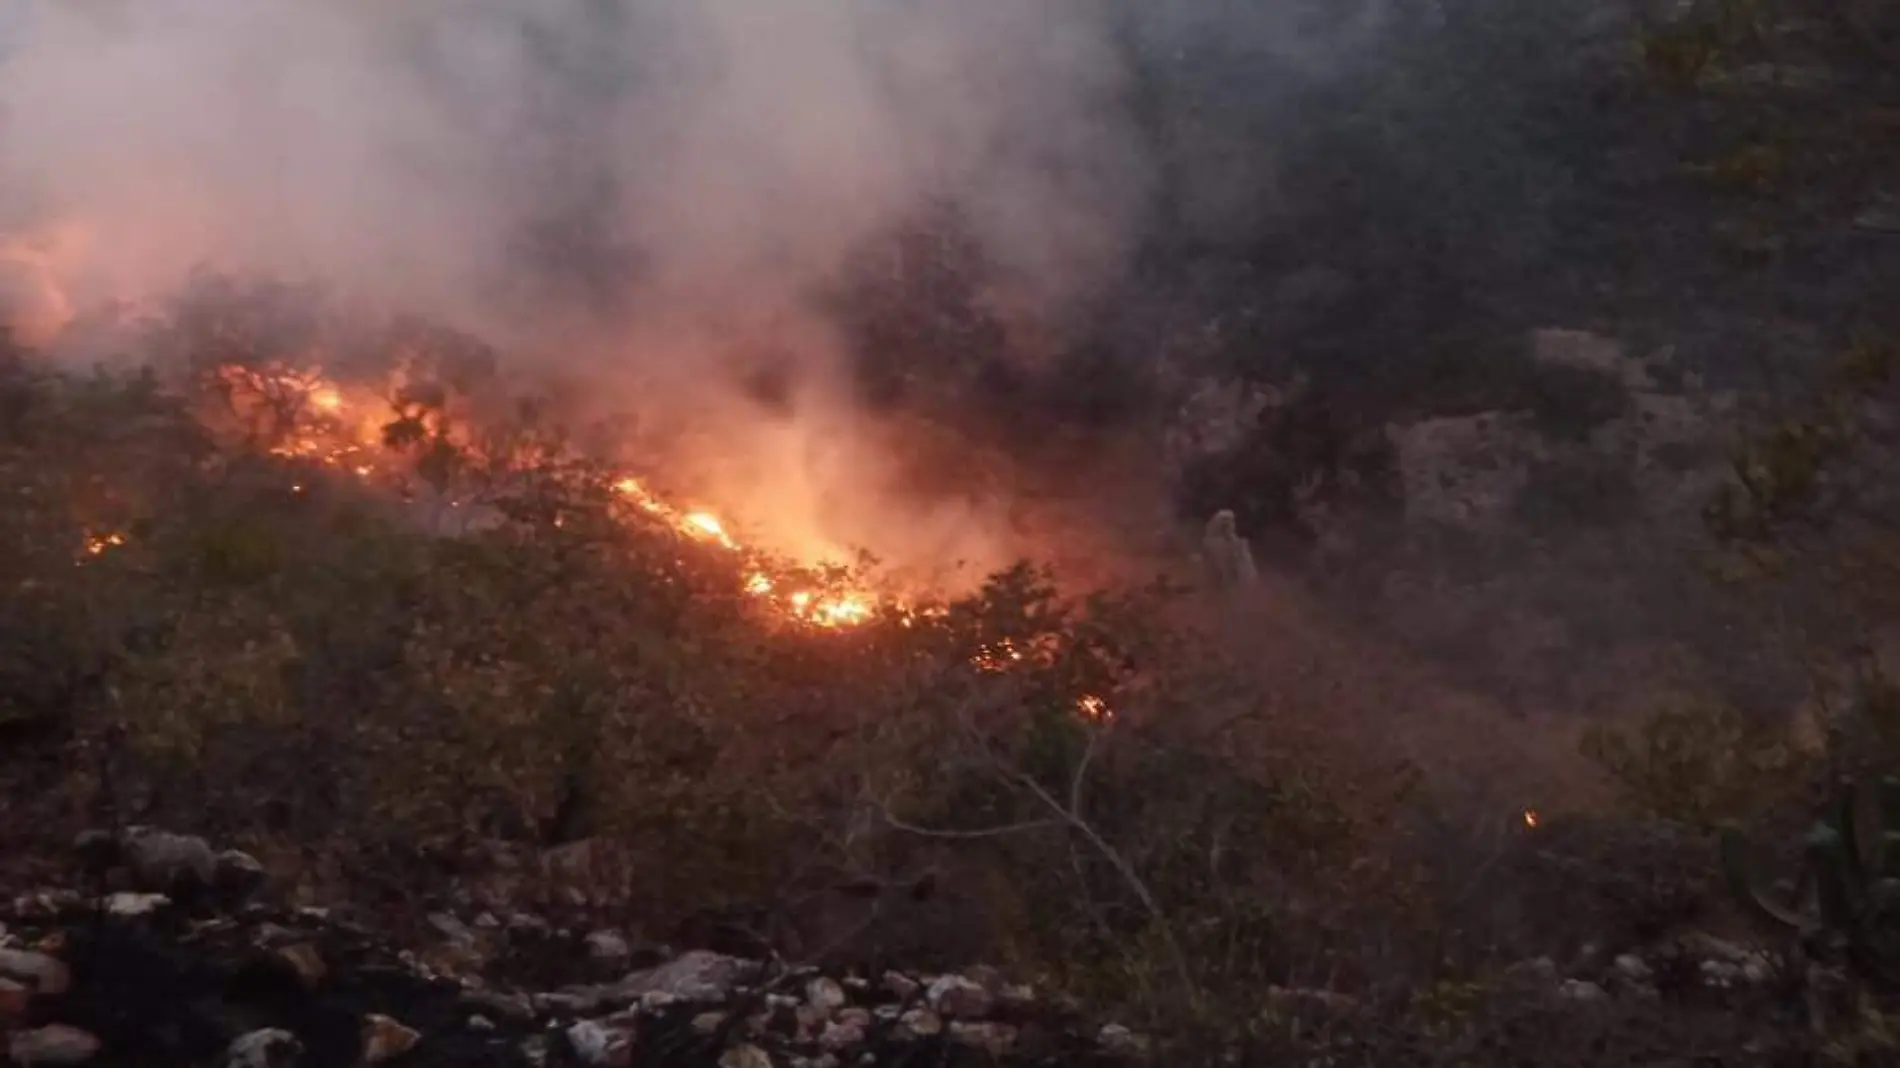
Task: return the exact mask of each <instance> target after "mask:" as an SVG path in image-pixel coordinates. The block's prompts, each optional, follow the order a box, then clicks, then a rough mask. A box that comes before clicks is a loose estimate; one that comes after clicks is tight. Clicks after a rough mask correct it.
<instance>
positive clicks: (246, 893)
mask: <svg viewBox="0 0 1900 1068" xmlns="http://www.w3.org/2000/svg"><path fill="white" fill-rule="evenodd" d="M212 865H213V873H212V882H213V885H214V886H216V887H217V890H218V894H219V895H220V896H221V897H223V898H224V900H225V901H227V902H229V903H231V904H242V903H244V902H246V901H249V900H251V898H253V897H256V896H257V892H258V891H259V890H262V889H263V888H264V883H265V882H266V880H268V879H269V875H268V873H266V872H265V871H264V865H263V864H261V863H259V862H258V859H257V858H256V857H254V856H251V855H250V854H249V853H246V852H244V851H242V850H238V849H227V850H225V851H224V852H222V853H219V854H218V855H217V856H216V857H214V858H212Z"/></svg>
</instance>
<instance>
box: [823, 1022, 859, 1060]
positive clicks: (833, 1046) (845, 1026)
mask: <svg viewBox="0 0 1900 1068" xmlns="http://www.w3.org/2000/svg"><path fill="white" fill-rule="evenodd" d="M818 1044H819V1045H820V1046H822V1047H823V1048H825V1049H827V1050H830V1051H831V1052H833V1053H836V1052H838V1051H840V1050H846V1049H850V1048H851V1047H853V1046H861V1045H863V1044H864V1026H863V1025H862V1024H860V1023H858V1022H856V1021H855V1020H854V1021H845V1020H833V1021H832V1022H831V1023H829V1024H826V1025H825V1029H824V1031H823V1033H821V1034H820V1035H819V1036H818Z"/></svg>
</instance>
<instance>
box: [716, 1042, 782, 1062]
mask: <svg viewBox="0 0 1900 1068" xmlns="http://www.w3.org/2000/svg"><path fill="white" fill-rule="evenodd" d="M719 1068H772V1057H771V1055H770V1054H768V1053H766V1052H765V1051H764V1050H762V1049H760V1048H759V1047H757V1046H754V1045H751V1044H747V1045H743V1046H734V1047H732V1048H731V1049H729V1050H727V1051H726V1052H725V1053H724V1054H723V1055H721V1056H720V1058H719Z"/></svg>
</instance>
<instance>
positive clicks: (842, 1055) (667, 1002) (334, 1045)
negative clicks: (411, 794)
mask: <svg viewBox="0 0 1900 1068" xmlns="http://www.w3.org/2000/svg"><path fill="white" fill-rule="evenodd" d="M76 853H77V854H78V856H77V857H76V860H77V861H78V863H77V864H76V865H75V878H74V880H73V886H70V887H65V888H60V889H44V888H42V889H37V890H31V891H28V892H24V893H21V894H18V895H16V896H14V897H12V898H11V900H10V901H8V902H7V903H6V905H5V906H4V912H3V914H4V916H5V920H4V924H5V926H4V928H0V1032H4V1033H5V1035H6V1041H5V1046H4V1048H5V1050H6V1054H7V1057H8V1063H12V1064H17V1065H72V1064H89V1065H99V1066H107V1065H207V1064H218V1063H222V1064H226V1065H228V1066H229V1068H293V1066H296V1068H349V1066H353V1065H361V1064H382V1063H388V1062H396V1061H399V1060H400V1061H401V1062H402V1063H404V1064H413V1065H528V1066H534V1068H542V1066H547V1065H586V1066H593V1068H613V1066H624V1065H632V1064H652V1065H676V1064H677V1065H699V1064H705V1065H714V1064H717V1065H720V1066H721V1068H767V1066H768V1065H779V1066H783V1068H835V1066H839V1065H846V1064H859V1065H872V1064H937V1065H945V1064H998V1063H1000V1064H1023V1065H1030V1064H1110V1063H1117V1062H1121V1061H1125V1060H1128V1059H1130V1058H1139V1057H1141V1056H1142V1055H1143V1053H1144V1050H1145V1040H1144V1039H1143V1038H1142V1037H1141V1036H1139V1035H1137V1034H1135V1033H1133V1032H1132V1031H1130V1030H1129V1029H1127V1028H1126V1027H1122V1026H1119V1025H1117V1024H1114V1023H1112V1022H1109V1023H1102V1022H1099V1021H1093V1020H1090V1019H1089V1017H1088V1016H1087V1015H1086V1014H1085V1013H1083V1012H1082V1011H1081V1010H1080V1008H1079V1007H1077V1006H1074V1005H1070V1004H1064V1003H1062V1002H1061V1001H1060V1000H1057V999H1051V998H1045V997H1043V996H1041V995H1039V994H1038V992H1037V991H1035V990H1034V989H1032V988H1031V987H1029V986H1026V985H1021V984H1015V983H1011V982H1009V981H1008V980H1007V979H1006V978H1005V977H1004V976H1002V975H1001V974H1000V973H997V972H995V971H994V970H991V969H981V968H979V969H971V970H969V971H967V972H965V973H950V974H911V973H906V972H901V971H889V972H886V973H884V974H881V975H858V974H852V973H850V972H830V971H821V970H819V969H817V968H812V967H801V966H797V965H795V964H791V963H788V962H785V961H779V960H745V959H741V958H738V957H733V956H727V955H724V954H720V953H714V952H710V951H706V950H691V951H686V952H683V953H679V954H668V953H664V952H662V951H659V950H656V949H651V948H641V949H636V948H635V947H634V946H632V945H630V944H629V941H628V940H627V939H626V938H624V937H623V936H621V935H619V934H617V933H615V932H613V931H608V930H596V931H578V930H569V929H563V928H557V927H555V926H553V925H551V924H550V923H549V922H548V921H547V920H545V919H543V918H541V917H539V916H537V915H533V914H529V913H520V912H515V913H507V914H504V915H497V914H495V913H492V912H486V911H484V912H480V913H478V914H476V915H473V916H470V917H467V918H463V917H459V916H456V915H453V914H450V913H447V912H441V913H433V914H431V915H429V917H428V921H427V926H428V928H429V930H428V934H427V936H426V937H424V938H422V939H420V940H418V941H417V943H416V944H414V945H412V946H404V945H403V944H402V943H401V942H400V941H399V940H396V939H394V938H392V937H390V936H389V935H388V934H387V933H386V932H385V933H379V932H377V931H374V930H371V929H370V928H369V927H368V926H366V925H362V924H359V923H357V922H355V921H353V920H352V919H350V918H349V912H348V910H347V909H341V908H339V909H337V910H334V911H333V910H329V909H322V908H310V907H305V908H298V909H286V908H280V907H275V906H273V905H271V904H269V903H268V902H269V900H270V899H271V895H270V892H269V887H268V886H266V885H265V880H264V878H263V876H264V873H263V871H262V869H261V867H259V866H258V865H257V864H256V862H255V861H252V860H251V859H250V858H248V857H246V856H245V855H244V854H241V853H235V852H226V853H223V854H214V853H213V852H212V850H211V849H210V848H209V846H207V845H206V843H205V842H204V841H203V840H202V839H199V838H195V837H188V836H182V835H173V834H168V833H165V832H162V831H154V830H149V829H142V828H135V829H131V830H128V831H126V832H124V833H123V834H120V835H114V836H106V835H89V836H86V837H85V838H84V839H83V840H82V841H81V842H80V843H79V845H78V848H77V850H76ZM81 885H83V886H85V887H86V889H85V890H83V891H82V890H81V889H78V887H79V886H81Z"/></svg>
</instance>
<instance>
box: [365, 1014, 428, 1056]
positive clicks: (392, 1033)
mask: <svg viewBox="0 0 1900 1068" xmlns="http://www.w3.org/2000/svg"><path fill="white" fill-rule="evenodd" d="M420 1041H422V1033H421V1032H419V1031H417V1030H415V1029H414V1028H409V1027H404V1026H403V1025H402V1024H400V1023H398V1022H396V1021H395V1020H393V1019H391V1018H390V1017H387V1016H383V1015H380V1014H377V1013H371V1014H369V1015H368V1016H365V1017H364V1018H363V1061H364V1063H366V1064H381V1063H383V1062H384V1061H389V1060H394V1059H395V1058H397V1057H400V1056H402V1055H403V1054H405V1053H407V1052H409V1051H410V1050H412V1049H415V1048H416V1043H418V1042H420Z"/></svg>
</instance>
